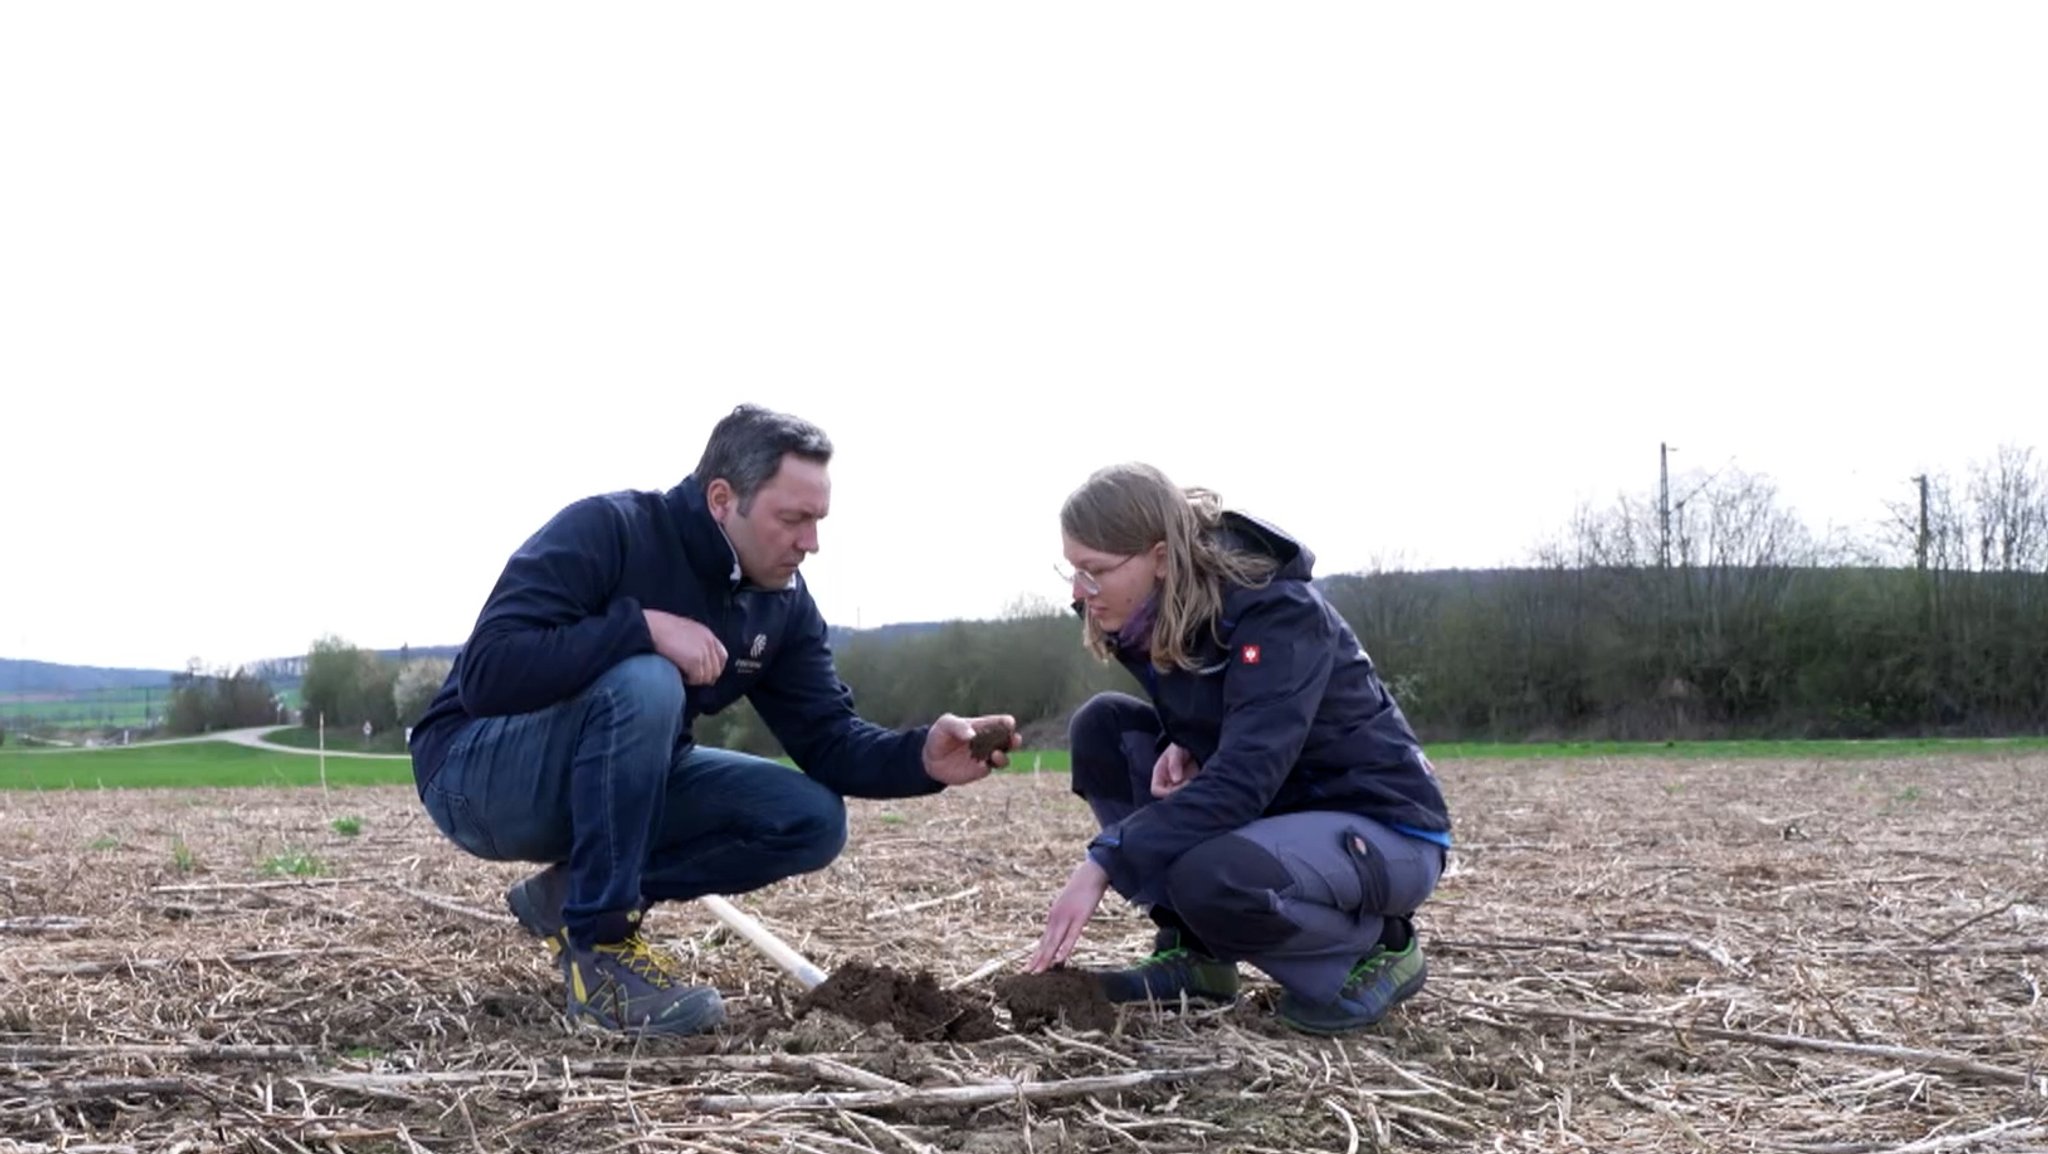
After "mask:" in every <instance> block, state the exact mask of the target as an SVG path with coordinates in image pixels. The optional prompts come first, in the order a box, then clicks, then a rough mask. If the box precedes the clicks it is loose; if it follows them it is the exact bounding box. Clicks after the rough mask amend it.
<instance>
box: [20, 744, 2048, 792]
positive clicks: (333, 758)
mask: <svg viewBox="0 0 2048 1154" xmlns="http://www.w3.org/2000/svg"><path fill="white" fill-rule="evenodd" d="M356 740H357V741H358V742H359V743H360V741H361V740H362V739H361V738H360V737H358V738H357V739H356ZM2043 751H2048V737H2022V738H2011V739H1989V738H1987V739H1963V740H1954V741H1942V740H1933V739H1915V740H1903V741H1694V742H1672V743H1669V744H1666V743H1664V742H1550V743H1532V744H1526V745H1522V744H1506V743H1502V744H1459V743H1445V744H1442V745H1434V746H1431V747H1430V755H1431V756H1432V757H1433V758H1434V759H1435V760H1436V761H1437V762H1438V763H1440V764H1443V763H1450V762H1456V761H1461V760H1478V759H1485V760H1496V759H1529V760H1538V759H1540V760H1552V761H1569V760H1575V759H1577V760H1590V759H1595V758H1614V757H1653V758H1687V759H1714V760H1730V761H1733V760H1765V759H1769V760H1795V761H1796V760H1802V759H1809V758H1811V759H1816V760H1818V759H1826V760H1830V761H1835V760H1843V759H1858V758H1880V757H1882V758H1929V759H1939V758H1944V757H1954V758H1964V757H1984V756H1997V755H2000V754H2023V753H2039V752H2043ZM326 760H327V783H328V784H329V785H335V786H346V785H410V784H411V782H412V763H411V762H410V761H407V760H404V759H402V758H366V757H358V756H350V755H349V754H347V753H345V752H340V751H336V750H335V749H333V747H331V746H330V748H329V754H328V757H327V759H326ZM320 761H321V759H320V758H318V757H308V756H305V755H303V754H291V753H273V752H271V751H268V750H262V749H251V748H248V747H246V746H240V745H232V744H229V743H227V742H217V741H207V742H193V743H189V744H178V745H134V746H128V747H125V748H120V749H98V750H85V751H79V752H63V753H41V752H31V751H23V750H17V749H13V748H11V747H9V748H0V789H34V790H51V789H186V788H205V787H216V786H264V785H268V786H303V785H317V784H319V782H320ZM1070 767H1071V763H1070V761H1069V760H1068V756H1067V751H1066V750H1063V749H1049V750H1028V749H1027V750H1019V751H1017V752H1016V753H1014V754H1012V755H1011V768H1010V772H1012V773H1031V772H1034V771H1039V772H1048V773H1065V772H1067V771H1068V769H1069V768H1070Z"/></svg>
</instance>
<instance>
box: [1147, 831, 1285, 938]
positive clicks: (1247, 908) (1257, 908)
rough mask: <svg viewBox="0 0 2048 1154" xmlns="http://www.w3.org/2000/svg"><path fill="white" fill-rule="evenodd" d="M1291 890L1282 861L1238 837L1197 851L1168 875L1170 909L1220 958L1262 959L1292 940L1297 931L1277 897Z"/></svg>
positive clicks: (1221, 839) (1209, 843) (1211, 841)
mask: <svg viewBox="0 0 2048 1154" xmlns="http://www.w3.org/2000/svg"><path fill="white" fill-rule="evenodd" d="M1291 884H1293V878H1292V877H1291V876H1290V875H1289V874H1288V872H1287V867H1286V866H1284V865H1282V864H1280V859H1278V858H1276V857H1274V856H1273V855H1272V854H1271V853H1270V852H1268V851H1267V850H1266V849H1265V847H1263V846H1260V845H1258V844H1257V843H1255V842H1252V841H1249V840H1247V839H1245V838H1241V837H1237V836H1235V835H1232V834H1224V835H1223V836H1222V837H1215V838H1210V839H1209V840H1208V841H1205V842H1203V843H1201V844H1200V845H1198V846H1195V847H1194V848H1193V849H1191V850H1189V851H1188V852H1186V853H1184V854H1182V855H1180V857H1179V858H1177V859H1176V860H1175V861H1174V863H1173V864H1172V865H1171V866H1169V867H1167V871H1166V896H1167V904H1168V905H1170V906H1172V907H1173V911H1174V912H1175V913H1177V914H1179V915H1180V917H1181V919H1182V920H1183V921H1185V922H1187V924H1188V928H1189V929H1191V930H1193V931H1195V936H1196V937H1199V938H1200V939H1202V941H1203V942H1204V943H1206V944H1207V945H1208V946H1209V948H1210V949H1212V950H1215V951H1217V952H1218V954H1220V955H1221V954H1228V955H1237V956H1242V955H1245V954H1251V953H1256V952H1258V951H1259V950H1260V949H1261V948H1262V947H1270V946H1273V945H1275V944H1277V943H1279V942H1283V941H1285V940H1287V938H1288V937H1290V936H1291V935H1292V934H1293V933H1294V931H1295V929H1296V927H1295V925H1294V923H1293V922H1292V921H1291V920H1289V919H1288V917H1287V916H1286V914H1285V913H1283V912H1282V911H1281V906H1280V903H1279V902H1278V901H1276V900H1275V898H1274V895H1275V894H1276V893H1278V892H1279V891H1281V890H1284V889H1286V888H1287V887H1288V886H1289V885H1291Z"/></svg>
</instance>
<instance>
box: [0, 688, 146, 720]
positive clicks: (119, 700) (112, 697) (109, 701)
mask: <svg viewBox="0 0 2048 1154" xmlns="http://www.w3.org/2000/svg"><path fill="white" fill-rule="evenodd" d="M170 703H171V692H170V689H169V688H168V687H159V688H149V689H139V688H138V689H99V690H91V691H83V692H77V693H66V694H35V693H31V694H27V695H20V694H15V693H0V725H5V724H9V723H13V724H25V723H33V724H35V725H37V726H42V727H47V728H53V729H84V728H88V727H105V728H109V729H111V728H116V727H120V726H131V727H133V728H136V729H140V728H142V727H143V726H145V725H146V724H148V720H147V719H148V718H149V717H151V716H152V715H161V714H162V713H163V712H164V711H165V710H166V709H168V708H169V707H170Z"/></svg>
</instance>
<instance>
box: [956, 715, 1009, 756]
mask: <svg viewBox="0 0 2048 1154" xmlns="http://www.w3.org/2000/svg"><path fill="white" fill-rule="evenodd" d="M1016 732H1017V731H1016V730H1015V729H1012V728H1011V727H1010V724H1009V723H1008V722H1006V721H989V722H983V723H982V724H980V725H977V726H975V727H974V738H973V739H972V740H971V741H969V742H968V743H967V752H969V753H971V754H973V755H974V758H975V760H976V761H987V760H988V759H989V758H990V757H991V756H993V755H994V754H995V752H996V751H997V750H1004V751H1007V750H1008V749H1009V748H1010V737H1011V735H1012V734H1014V733H1016Z"/></svg>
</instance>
